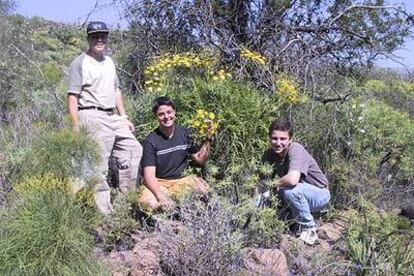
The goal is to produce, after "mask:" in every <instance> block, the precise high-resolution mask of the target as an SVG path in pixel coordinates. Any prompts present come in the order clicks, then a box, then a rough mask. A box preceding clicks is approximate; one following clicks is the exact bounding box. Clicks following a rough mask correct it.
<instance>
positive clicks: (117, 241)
mask: <svg viewBox="0 0 414 276" xmlns="http://www.w3.org/2000/svg"><path fill="white" fill-rule="evenodd" d="M136 198H138V195H137V193H135V192H132V193H129V194H127V195H118V197H117V200H116V202H115V203H114V211H113V212H112V213H111V214H110V215H109V216H108V217H106V219H105V221H104V223H103V225H102V228H103V229H102V230H103V232H102V238H103V243H104V244H103V245H104V248H105V250H107V251H112V250H114V249H122V250H125V249H131V248H132V247H133V245H134V242H133V240H132V239H131V234H132V233H134V231H136V230H137V228H138V222H137V221H136V220H135V219H133V218H132V217H131V211H132V203H135V202H136Z"/></svg>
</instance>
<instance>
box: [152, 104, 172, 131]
mask: <svg viewBox="0 0 414 276" xmlns="http://www.w3.org/2000/svg"><path fill="white" fill-rule="evenodd" d="M155 117H156V118H157V120H158V124H159V125H160V126H161V127H164V128H168V127H172V126H174V120H175V110H174V109H173V108H172V107H171V106H168V105H161V106H160V107H158V110H157V112H156V113H155Z"/></svg>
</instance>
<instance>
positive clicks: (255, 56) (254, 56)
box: [240, 49, 266, 65]
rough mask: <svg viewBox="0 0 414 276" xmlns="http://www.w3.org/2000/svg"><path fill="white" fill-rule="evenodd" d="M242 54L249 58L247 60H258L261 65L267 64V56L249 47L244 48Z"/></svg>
mask: <svg viewBox="0 0 414 276" xmlns="http://www.w3.org/2000/svg"><path fill="white" fill-rule="evenodd" d="M240 55H241V56H242V57H243V58H245V59H247V60H251V61H253V62H256V63H258V64H260V65H265V64H266V58H265V57H264V56H262V55H261V54H259V53H257V52H254V51H251V50H249V49H243V50H242V51H241V53H240Z"/></svg>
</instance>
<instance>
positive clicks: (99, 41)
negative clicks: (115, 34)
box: [88, 33, 108, 55]
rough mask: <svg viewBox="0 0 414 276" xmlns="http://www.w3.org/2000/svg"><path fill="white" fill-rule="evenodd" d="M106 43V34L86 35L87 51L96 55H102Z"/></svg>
mask: <svg viewBox="0 0 414 276" xmlns="http://www.w3.org/2000/svg"><path fill="white" fill-rule="evenodd" d="M107 42H108V34H107V33H94V34H90V35H88V43H89V49H90V50H91V51H92V52H94V53H96V54H99V55H101V54H103V52H104V50H105V47H106V43H107Z"/></svg>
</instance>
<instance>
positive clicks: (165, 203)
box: [158, 192, 175, 211]
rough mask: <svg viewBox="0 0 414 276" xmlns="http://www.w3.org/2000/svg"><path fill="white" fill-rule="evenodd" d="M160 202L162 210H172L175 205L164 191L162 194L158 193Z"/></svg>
mask: <svg viewBox="0 0 414 276" xmlns="http://www.w3.org/2000/svg"><path fill="white" fill-rule="evenodd" d="M158 202H159V204H160V208H161V210H163V211H170V210H172V209H173V208H174V207H175V203H174V201H173V200H172V199H171V198H170V197H169V196H167V195H166V194H164V193H162V192H161V194H160V195H158Z"/></svg>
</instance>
